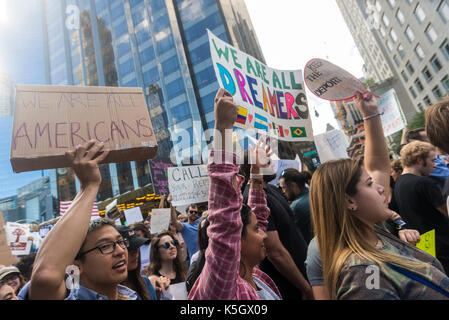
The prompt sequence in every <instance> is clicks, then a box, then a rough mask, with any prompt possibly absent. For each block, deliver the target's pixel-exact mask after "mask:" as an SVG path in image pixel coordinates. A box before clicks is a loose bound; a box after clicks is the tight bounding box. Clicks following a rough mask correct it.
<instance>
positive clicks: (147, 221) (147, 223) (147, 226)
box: [143, 213, 151, 230]
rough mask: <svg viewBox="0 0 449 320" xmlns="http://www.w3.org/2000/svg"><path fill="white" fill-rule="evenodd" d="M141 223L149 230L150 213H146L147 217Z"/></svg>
mask: <svg viewBox="0 0 449 320" xmlns="http://www.w3.org/2000/svg"><path fill="white" fill-rule="evenodd" d="M143 224H144V225H145V227H146V228H147V229H148V230H150V228H151V214H150V213H148V217H147V218H146V219H145V221H144V222H143Z"/></svg>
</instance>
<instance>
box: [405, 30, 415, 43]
mask: <svg viewBox="0 0 449 320" xmlns="http://www.w3.org/2000/svg"><path fill="white" fill-rule="evenodd" d="M405 35H406V36H407V39H408V41H410V42H413V40H415V34H414V33H413V30H412V28H410V26H407V28H406V29H405Z"/></svg>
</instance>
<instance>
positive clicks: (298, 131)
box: [290, 127, 307, 138]
mask: <svg viewBox="0 0 449 320" xmlns="http://www.w3.org/2000/svg"><path fill="white" fill-rule="evenodd" d="M290 131H291V134H292V137H294V138H306V137H307V134H306V128H304V127H291V128H290Z"/></svg>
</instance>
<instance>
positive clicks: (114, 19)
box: [42, 0, 264, 201]
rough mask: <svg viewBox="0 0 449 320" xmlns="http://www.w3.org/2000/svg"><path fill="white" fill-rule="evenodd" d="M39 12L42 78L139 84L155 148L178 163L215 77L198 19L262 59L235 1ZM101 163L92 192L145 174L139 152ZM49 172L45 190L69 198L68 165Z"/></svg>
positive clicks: (121, 0)
mask: <svg viewBox="0 0 449 320" xmlns="http://www.w3.org/2000/svg"><path fill="white" fill-rule="evenodd" d="M42 16H43V19H42V20H43V30H44V42H45V43H44V51H45V52H44V55H45V57H46V80H47V83H48V84H54V85H89V86H125V87H126V86H128V87H142V88H143V91H144V93H145V95H146V99H147V105H148V108H149V113H150V115H151V120H152V124H153V129H154V131H155V134H156V137H157V140H158V147H159V149H158V156H159V157H168V156H169V155H170V152H171V151H172V150H174V154H175V156H176V160H177V162H178V164H181V162H183V161H184V160H186V159H187V160H193V161H197V162H198V161H201V153H202V152H204V148H206V141H204V140H205V139H204V138H203V134H204V131H205V130H207V129H209V128H211V129H212V128H213V127H214V114H213V106H214V97H215V94H216V91H217V89H218V82H217V81H216V78H215V71H214V68H213V65H212V61H211V58H210V49H209V42H208V37H207V33H206V28H207V29H209V30H211V31H212V32H213V33H214V34H215V35H217V36H218V37H219V38H221V39H222V40H224V41H226V42H228V43H230V44H232V45H233V46H235V47H237V48H239V49H241V50H242V51H245V52H247V53H248V54H250V55H253V56H255V57H256V58H258V59H259V60H261V61H263V62H264V58H263V55H262V53H261V50H260V47H259V44H258V42H257V39H256V37H255V33H254V30H253V27H252V24H251V21H250V19H249V15H248V12H247V9H246V7H245V4H244V2H243V0H42ZM186 133H189V135H188V136H187V135H186ZM179 140H181V142H180V143H178V141H179ZM183 140H184V141H183ZM186 140H187V141H186ZM184 163H185V162H184ZM101 172H102V177H103V182H102V185H101V187H100V192H99V196H98V200H105V199H108V198H111V197H114V196H117V195H119V194H123V193H126V192H128V191H130V190H133V189H137V188H139V187H142V186H145V185H147V184H148V183H150V182H151V178H150V176H149V172H150V171H149V165H148V162H147V161H138V162H126V163H113V164H108V165H103V166H101ZM49 175H50V179H51V185H52V193H53V195H54V196H56V197H57V198H58V199H59V200H60V201H64V200H72V199H73V197H74V194H75V192H76V190H77V189H78V188H79V186H78V185H77V180H76V179H75V178H74V175H73V172H72V171H71V169H70V168H68V169H58V170H51V172H49Z"/></svg>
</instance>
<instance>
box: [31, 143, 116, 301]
mask: <svg viewBox="0 0 449 320" xmlns="http://www.w3.org/2000/svg"><path fill="white" fill-rule="evenodd" d="M103 148H104V145H103V144H99V143H97V142H95V141H89V142H86V143H85V144H84V145H82V146H78V147H77V148H76V149H74V150H71V151H69V152H67V153H66V157H67V158H68V159H69V161H70V163H71V166H72V168H73V169H74V171H75V173H76V175H77V177H78V179H79V181H80V185H81V188H80V191H79V192H78V194H77V196H76V197H75V199H74V200H73V202H72V204H71V206H70V207H69V209H68V210H67V212H66V214H65V215H64V216H63V217H62V218H61V219H60V220H59V221H58V223H56V225H55V226H54V227H53V229H52V230H51V231H50V232H49V234H48V235H47V236H46V237H45V240H44V241H43V242H42V245H41V247H40V249H39V252H38V254H37V256H36V260H35V263H34V268H33V275H32V277H31V283H30V289H29V292H28V298H29V299H33V300H34V299H39V300H46V299H51V300H61V299H64V298H65V296H66V286H65V281H64V279H65V272H66V268H67V266H69V265H71V264H73V262H74V259H75V257H76V255H77V254H78V252H79V250H80V248H81V246H82V244H83V241H84V239H85V237H86V234H87V229H88V227H89V222H90V218H91V215H92V207H93V204H94V201H95V198H96V196H97V192H98V188H99V186H100V183H101V175H100V170H99V167H98V164H99V163H100V162H101V161H102V160H103V159H104V158H105V157H106V156H107V154H108V152H107V151H105V152H103V153H101V154H100V155H98V156H96V155H97V153H99V152H101V151H102V150H103Z"/></svg>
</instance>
